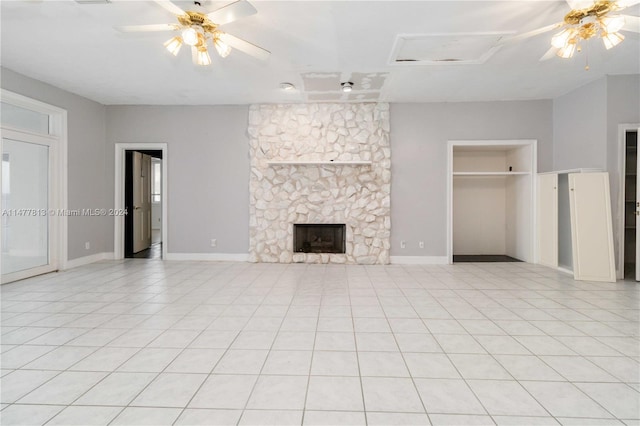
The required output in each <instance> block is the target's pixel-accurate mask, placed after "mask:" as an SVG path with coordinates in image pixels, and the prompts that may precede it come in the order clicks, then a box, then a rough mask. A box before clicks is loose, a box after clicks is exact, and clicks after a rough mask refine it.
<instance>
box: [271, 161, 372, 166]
mask: <svg viewBox="0 0 640 426" xmlns="http://www.w3.org/2000/svg"><path fill="white" fill-rule="evenodd" d="M267 164H268V165H270V166H287V165H290V166H370V165H372V164H373V161H365V160H353V161H342V160H336V161H333V160H328V161H313V160H309V161H305V160H269V161H267Z"/></svg>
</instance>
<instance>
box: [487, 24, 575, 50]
mask: <svg viewBox="0 0 640 426" xmlns="http://www.w3.org/2000/svg"><path fill="white" fill-rule="evenodd" d="M563 24H564V22H558V23H556V24H552V25H547V26H546V27H542V28H538V29H535V30H532V31H528V32H526V33H522V34H516V35H514V36H511V37H505V38H503V39H502V40H500V42H499V43H498V44H500V45H502V44H507V43H515V42H517V41H521V40H525V39H528V38H531V37H535V36H537V35H540V34H544V33H546V32H548V31H552V30H555V29H557V28H560V27H561V26H562V25H563Z"/></svg>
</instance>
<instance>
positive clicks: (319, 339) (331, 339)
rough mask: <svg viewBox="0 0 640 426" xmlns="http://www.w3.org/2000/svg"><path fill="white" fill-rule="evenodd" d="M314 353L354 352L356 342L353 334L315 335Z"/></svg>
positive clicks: (319, 333)
mask: <svg viewBox="0 0 640 426" xmlns="http://www.w3.org/2000/svg"><path fill="white" fill-rule="evenodd" d="M314 349H315V350H316V351H355V350H356V342H355V338H354V336H353V333H334V332H318V333H316V342H315V346H314Z"/></svg>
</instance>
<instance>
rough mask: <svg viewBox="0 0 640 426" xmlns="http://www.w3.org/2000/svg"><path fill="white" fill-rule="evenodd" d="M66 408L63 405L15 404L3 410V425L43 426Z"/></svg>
mask: <svg viewBox="0 0 640 426" xmlns="http://www.w3.org/2000/svg"><path fill="white" fill-rule="evenodd" d="M63 408H64V406H63V405H32V404H29V405H19V404H13V405H10V406H8V407H7V408H5V409H4V410H2V412H1V413H0V414H1V417H2V424H3V425H42V424H45V423H46V422H47V421H48V420H49V419H51V418H52V417H54V416H55V415H56V414H58V413H59V412H60V411H62V409H63Z"/></svg>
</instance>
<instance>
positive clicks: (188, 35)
mask: <svg viewBox="0 0 640 426" xmlns="http://www.w3.org/2000/svg"><path fill="white" fill-rule="evenodd" d="M198 38H199V37H198V31H196V30H195V29H194V28H191V27H189V28H185V29H184V30H183V31H182V40H183V41H184V42H185V44H188V45H189V46H195V45H196V44H198Z"/></svg>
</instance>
